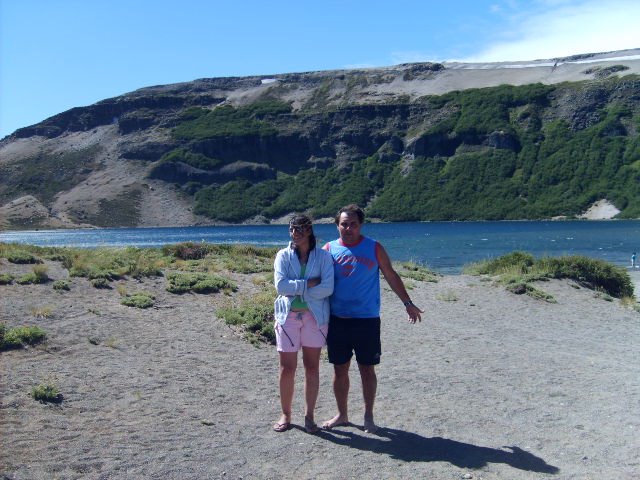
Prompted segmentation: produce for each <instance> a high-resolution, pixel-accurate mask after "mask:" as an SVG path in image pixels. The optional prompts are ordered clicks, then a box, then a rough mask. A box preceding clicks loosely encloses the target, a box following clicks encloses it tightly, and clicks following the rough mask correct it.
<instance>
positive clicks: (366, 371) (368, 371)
mask: <svg viewBox="0 0 640 480" xmlns="http://www.w3.org/2000/svg"><path fill="white" fill-rule="evenodd" d="M358 369H359V370H360V376H361V377H362V378H363V379H364V378H376V367H375V365H363V364H361V363H359V364H358Z"/></svg>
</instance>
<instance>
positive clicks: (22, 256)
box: [7, 250, 42, 264]
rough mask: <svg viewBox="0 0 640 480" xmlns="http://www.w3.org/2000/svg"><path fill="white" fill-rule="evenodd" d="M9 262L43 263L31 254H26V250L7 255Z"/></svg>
mask: <svg viewBox="0 0 640 480" xmlns="http://www.w3.org/2000/svg"><path fill="white" fill-rule="evenodd" d="M7 260H9V261H10V262H11V263H19V264H24V263H42V260H40V259H39V258H38V257H36V256H34V255H32V254H30V253H29V252H25V251H24V250H14V251H13V252H10V253H9V254H8V255H7Z"/></svg>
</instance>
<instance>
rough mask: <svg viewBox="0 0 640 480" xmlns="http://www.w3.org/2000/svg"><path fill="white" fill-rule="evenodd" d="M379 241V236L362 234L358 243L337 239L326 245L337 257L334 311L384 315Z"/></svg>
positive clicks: (345, 314)
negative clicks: (345, 243) (381, 301)
mask: <svg viewBox="0 0 640 480" xmlns="http://www.w3.org/2000/svg"><path fill="white" fill-rule="evenodd" d="M376 245H377V242H376V241H375V240H372V239H370V238H368V237H364V236H362V237H361V238H360V241H359V242H358V243H357V244H355V245H351V246H346V245H344V244H343V243H342V241H341V240H340V239H337V240H334V241H332V242H329V243H328V244H327V245H326V246H325V249H327V250H329V252H331V256H332V257H333V268H334V269H333V275H334V278H335V283H334V289H333V295H331V298H330V302H331V315H335V316H337V317H345V318H372V317H379V316H380V267H379V265H378V258H377V256H376ZM327 247H328V248H327Z"/></svg>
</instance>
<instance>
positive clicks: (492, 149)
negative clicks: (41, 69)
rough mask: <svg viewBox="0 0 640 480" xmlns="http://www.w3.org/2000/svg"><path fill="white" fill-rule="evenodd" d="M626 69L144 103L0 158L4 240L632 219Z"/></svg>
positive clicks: (64, 116)
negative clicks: (287, 220) (134, 229)
mask: <svg viewBox="0 0 640 480" xmlns="http://www.w3.org/2000/svg"><path fill="white" fill-rule="evenodd" d="M636 53H638V52H623V53H620V54H613V53H611V54H598V55H586V56H584V58H580V59H555V60H554V61H550V62H545V61H538V62H534V63H531V64H529V65H523V64H519V65H504V64H489V65H463V64H408V65H399V66H396V67H390V68H381V69H369V70H345V71H329V72H310V73H298V74H282V75H274V76H270V77H246V78H220V79H201V80H196V81H193V82H188V83H182V84H176V85H166V86H156V87H148V88H143V89H141V90H137V91H135V92H132V93H130V94H126V95H123V96H120V97H116V98H112V99H107V100H104V101H102V102H98V103H96V104H95V105H91V106H89V107H82V108H73V109H71V110H69V111H66V112H63V113H60V114H58V115H55V116H53V117H51V118H48V119H46V120H44V121H43V122H41V123H39V124H37V125H33V126H29V127H25V128H22V129H20V130H18V131H16V132H15V133H14V134H13V135H11V136H9V137H6V138H4V139H3V140H2V141H0V225H1V226H3V227H4V228H33V227H73V226H90V225H97V226H151V225H189V224H206V223H213V222H217V223H220V222H240V221H251V220H253V221H255V220H256V219H260V220H261V221H269V220H270V219H276V218H279V217H281V216H282V215H285V214H287V213H289V212H291V211H294V210H308V211H311V212H312V213H313V214H315V215H316V216H322V215H330V214H331V212H332V211H333V209H334V208H335V207H336V205H340V204H342V203H346V202H351V201H354V202H359V203H361V204H363V205H367V208H368V210H369V213H370V214H372V215H375V216H378V217H380V218H382V219H387V220H430V219H483V218H484V219H503V218H525V217H526V218H539V217H550V216H556V215H563V216H577V215H579V214H580V213H581V212H583V211H585V210H586V209H587V208H588V207H589V205H590V204H592V203H593V202H595V201H597V200H602V199H607V200H608V201H610V202H612V203H613V204H615V206H616V207H617V208H618V209H619V210H621V212H622V213H621V215H622V216H628V217H637V216H640V204H638V200H637V198H639V197H640V195H637V194H638V193H640V192H638V191H637V188H638V185H637V184H638V181H639V178H638V172H639V171H640V167H638V165H639V164H640V147H639V146H638V130H639V129H640V127H639V125H640V79H639V77H638V76H637V74H638V73H640V60H639V59H638V56H637V55H634V54H636ZM585 62H588V63H585ZM515 67H517V68H515ZM238 189H240V190H241V192H242V193H243V195H238V194H237V193H232V192H235V191H236V190H238ZM634 195H635V197H636V198H634Z"/></svg>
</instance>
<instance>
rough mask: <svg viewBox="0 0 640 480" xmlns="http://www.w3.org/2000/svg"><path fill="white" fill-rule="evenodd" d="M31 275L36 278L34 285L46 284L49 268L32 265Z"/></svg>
mask: <svg viewBox="0 0 640 480" xmlns="http://www.w3.org/2000/svg"><path fill="white" fill-rule="evenodd" d="M32 270H33V274H34V275H35V276H36V279H37V282H36V283H46V282H48V281H49V267H47V266H46V265H34V266H33V268H32Z"/></svg>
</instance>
